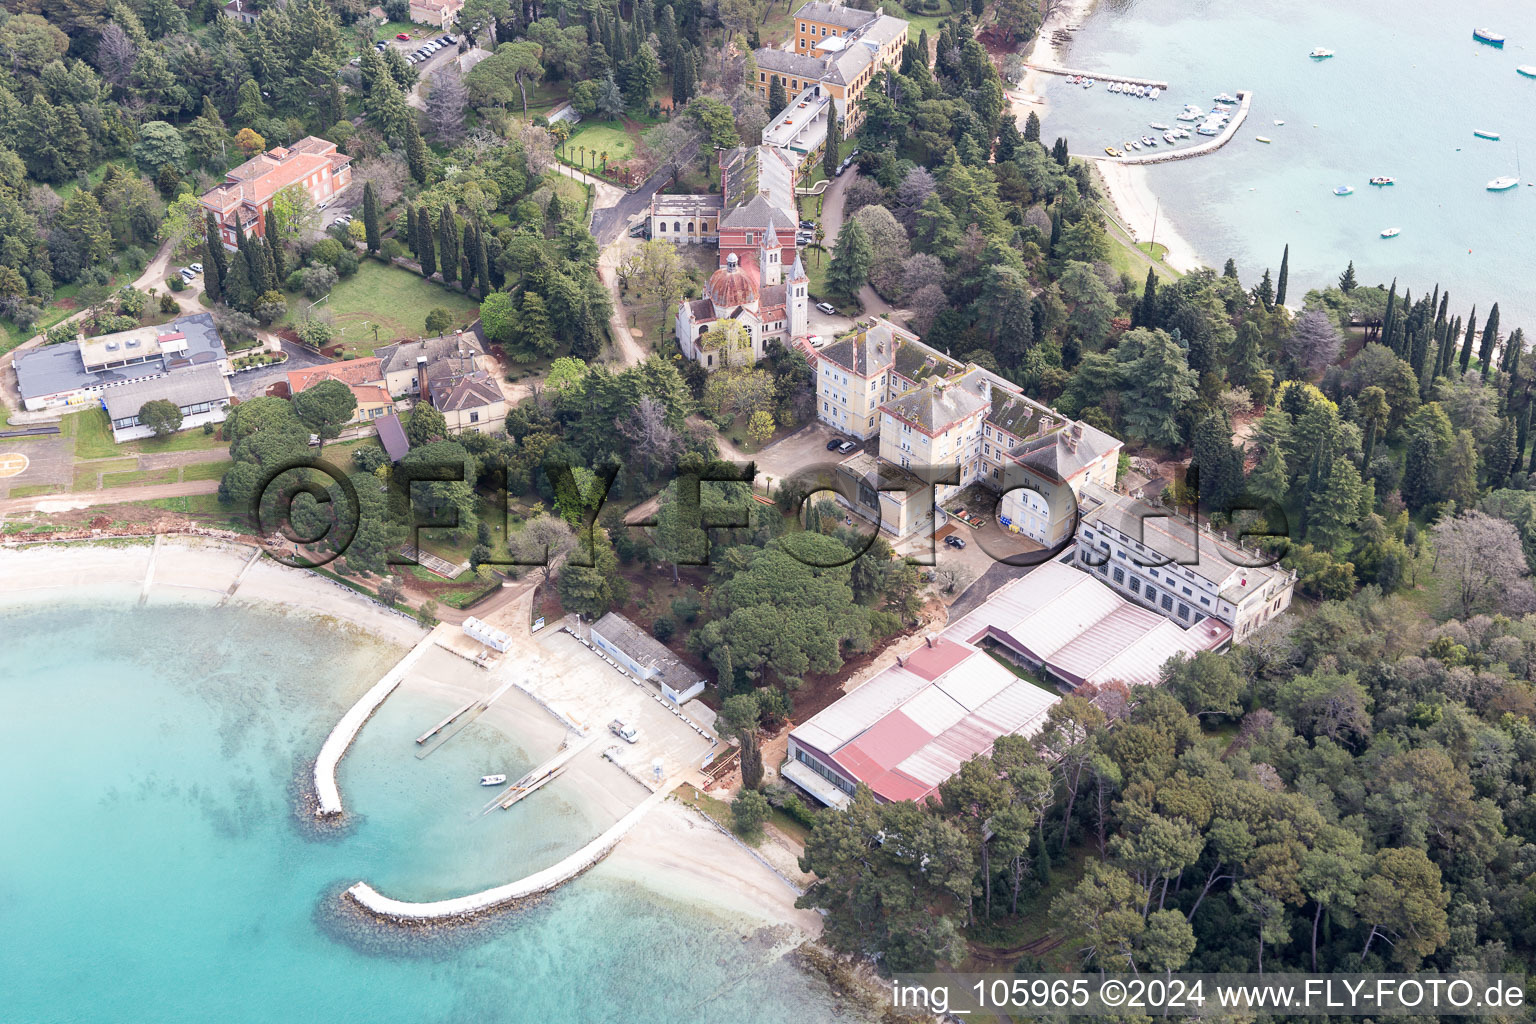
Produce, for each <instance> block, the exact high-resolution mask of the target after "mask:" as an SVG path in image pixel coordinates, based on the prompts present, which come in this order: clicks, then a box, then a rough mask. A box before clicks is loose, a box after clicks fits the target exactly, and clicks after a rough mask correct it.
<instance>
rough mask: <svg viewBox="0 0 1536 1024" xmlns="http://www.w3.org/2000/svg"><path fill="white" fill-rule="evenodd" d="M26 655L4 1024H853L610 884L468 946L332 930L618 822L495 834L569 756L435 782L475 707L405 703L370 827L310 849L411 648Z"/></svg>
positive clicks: (218, 616) (708, 934) (280, 642)
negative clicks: (347, 897) (313, 766)
mask: <svg viewBox="0 0 1536 1024" xmlns="http://www.w3.org/2000/svg"><path fill="white" fill-rule="evenodd" d="M0 636H4V637H5V639H6V644H5V646H6V652H5V658H4V661H3V664H0V708H3V712H0V777H3V778H5V779H6V780H7V785H6V786H5V787H3V788H0V819H3V820H4V821H5V822H6V823H7V832H8V836H9V838H8V841H7V842H5V843H0V922H3V925H4V927H5V931H6V935H7V938H6V940H5V941H4V942H0V977H3V978H4V979H5V982H4V985H3V989H4V1010H3V1012H0V1016H3V1017H4V1018H5V1019H6V1020H16V1021H28V1022H51V1021H71V1022H94V1021H119V1020H132V1019H155V1020H158V1021H189V1022H190V1021H207V1020H220V1021H226V1022H242V1021H253V1022H254V1021H262V1022H266V1021H275V1020H281V1021H290V1022H307V1021H315V1022H322V1021H323V1022H337V1021H370V1022H373V1021H402V1022H405V1021H411V1022H420V1021H463V1020H474V1021H487V1022H497V1021H509V1022H521V1021H539V1022H565V1021H570V1022H578V1021H580V1022H586V1021H603V1020H621V1019H622V1020H625V1021H634V1022H639V1024H645V1022H651V1021H657V1022H659V1021H664V1020H665V1021H678V1020H703V1019H729V1020H733V1021H743V1022H749V1024H750V1022H755V1021H764V1022H766V1021H782V1020H817V1021H821V1020H834V1019H842V1018H841V1017H840V1016H839V1014H838V1011H837V1010H835V1008H834V1007H833V1006H832V1002H831V997H830V995H828V994H827V993H826V991H825V988H824V986H822V985H821V984H820V982H819V981H817V980H815V979H812V978H810V977H807V976H806V975H804V974H802V973H801V972H800V971H798V970H797V969H795V968H794V967H793V966H791V965H790V964H789V963H788V962H787V961H785V960H784V959H783V958H782V956H781V955H780V953H779V952H778V951H777V949H776V948H775V944H774V943H772V942H765V941H763V940H762V939H761V936H757V937H755V938H754V939H753V940H752V941H746V940H747V939H748V938H749V937H751V936H752V933H753V932H754V930H755V928H756V925H755V924H753V923H751V922H743V921H737V920H733V919H728V918H726V917H722V916H720V915H718V914H716V913H714V912H712V911H710V910H708V909H705V908H703V907H695V906H691V905H685V904H680V903H676V902H672V901H668V900H664V899H662V898H660V897H658V896H656V895H655V894H654V893H652V892H651V891H650V890H648V889H644V888H640V887H637V886H634V885H629V884H626V883H625V882H623V881H621V880H620V879H619V878H617V877H614V876H612V875H610V874H606V873H605V871H604V868H603V867H602V866H601V865H600V866H599V867H598V868H596V869H594V870H593V871H592V872H590V873H588V874H587V875H584V876H582V877H581V878H579V879H577V880H576V881H575V882H573V883H571V884H570V885H569V886H567V887H565V888H563V889H562V890H560V891H559V892H557V893H554V894H552V895H551V896H549V897H546V898H545V899H543V900H542V901H540V902H539V903H537V904H536V905H534V906H532V907H529V908H527V909H524V910H521V911H517V912H515V913H513V914H512V915H510V916H506V917H503V918H500V919H497V920H496V921H493V922H492V923H490V924H489V925H487V926H485V927H483V928H481V929H479V930H472V931H470V932H468V933H467V934H462V935H459V936H457V937H455V941H453V942H452V943H434V942H431V941H426V940H423V939H421V938H419V937H418V938H413V937H412V936H410V935H409V934H405V935H402V934H388V935H385V936H384V937H383V938H384V941H382V942H377V943H364V944H358V943H353V942H349V941H347V940H346V939H345V938H344V937H343V935H344V934H345V929H338V928H328V927H326V926H325V919H326V918H327V916H333V909H332V908H334V906H335V904H334V903H333V902H330V901H334V899H335V897H336V894H337V893H338V892H340V890H341V889H342V888H343V887H345V886H346V885H348V884H350V883H351V882H352V881H355V880H357V879H369V880H370V881H374V882H376V883H377V884H380V885H381V886H383V887H385V888H388V889H390V890H391V891H392V892H394V893H397V894H399V895H402V896H405V897H407V898H417V899H425V898H434V897H437V896H442V895H455V894H459V893H462V892H465V891H470V890H471V889H473V888H476V887H481V886H484V885H488V884H495V883H498V882H503V881H507V880H510V878H512V877H516V876H517V875H516V874H511V873H509V872H512V871H517V872H519V873H520V872H521V871H522V870H523V869H525V868H526V869H529V870H531V869H536V868H538V867H543V866H546V865H547V864H549V863H552V862H553V861H554V860H556V859H558V858H559V857H560V856H562V855H563V854H564V853H565V852H568V850H569V849H572V848H574V846H575V845H579V843H580V842H582V841H584V840H585V839H586V838H588V837H589V836H590V835H593V834H595V833H596V832H597V831H598V830H600V829H601V828H602V827H603V826H604V825H606V824H607V823H608V818H607V816H606V813H603V812H600V813H595V814H593V813H591V812H588V811H585V810H583V809H580V808H578V807H576V806H574V803H573V802H572V801H569V800H567V799H565V798H563V797H562V796H561V795H560V794H559V793H557V792H553V787H551V789H552V791H551V792H549V793H541V794H539V798H538V799H530V800H528V801H526V802H525V803H524V804H522V805H520V806H519V807H518V808H517V809H516V811H517V814H518V817H517V818H513V817H512V812H506V813H505V814H503V813H502V812H497V816H493V817H492V818H490V819H486V820H484V821H482V820H480V819H479V818H478V812H479V808H480V807H481V806H482V805H483V803H484V800H485V795H484V794H485V791H484V790H482V789H480V787H478V786H477V785H475V780H476V777H477V776H478V775H479V774H480V773H481V772H482V771H488V770H491V769H489V768H485V767H483V766H484V765H486V764H488V763H490V762H491V761H492V760H493V759H494V760H495V765H494V767H495V770H497V771H505V772H507V773H508V774H513V773H516V772H520V771H522V770H524V768H525V767H526V766H528V765H531V764H533V763H534V762H535V761H536V760H538V759H541V758H542V757H544V756H547V753H548V752H546V751H544V750H543V749H542V748H541V747H540V745H539V744H540V742H544V741H546V740H547V737H542V738H541V739H540V741H539V742H535V741H532V740H530V741H528V742H526V743H522V742H520V741H519V740H518V739H517V738H515V737H507V736H504V735H501V734H499V733H494V732H492V731H490V730H486V729H480V727H478V726H471V728H470V729H469V730H466V731H465V732H464V733H463V734H462V735H460V736H458V737H456V738H455V739H454V740H453V741H451V742H449V743H448V744H447V745H446V746H444V747H443V748H442V749H441V750H439V751H437V752H436V753H434V754H432V755H431V756H430V757H428V758H427V759H425V760H424V761H419V760H417V759H416V757H415V744H414V743H413V742H412V740H413V739H414V737H415V735H417V734H419V733H420V732H421V731H424V730H425V729H426V728H427V727H428V726H430V725H432V724H433V723H435V722H436V721H437V720H438V719H440V718H441V717H443V715H445V714H446V713H447V712H448V711H451V710H453V709H452V707H446V708H445V707H443V706H442V704H441V703H440V702H434V701H432V700H430V699H427V698H426V697H423V696H420V695H409V694H402V695H401V696H402V697H407V698H409V699H406V700H402V701H401V702H400V703H399V704H396V705H393V706H392V705H391V704H386V705H385V708H384V709H383V710H382V711H381V712H380V714H379V715H378V716H376V718H375V719H374V721H372V722H370V723H369V724H368V725H367V726H365V728H364V730H363V733H362V735H361V736H360V737H359V740H358V742H357V743H356V745H355V746H354V748H353V750H352V751H351V752H350V753H349V754H348V756H347V759H346V761H344V762H343V766H342V774H341V785H342V792H343V797H344V799H345V801H346V803H347V806H348V809H349V812H355V817H354V819H353V820H352V821H351V822H350V824H349V827H348V828H347V829H346V831H345V832H343V833H342V834H341V835H339V836H333V837H316V836H314V835H312V834H311V833H310V831H309V830H308V829H306V828H305V827H303V824H302V823H301V822H300V821H299V820H298V819H297V818H296V816H295V813H294V804H293V789H294V787H293V780H294V779H295V777H296V776H299V775H303V774H304V773H305V771H306V769H307V767H308V763H309V759H310V758H312V757H313V755H314V752H315V751H316V750H318V748H319V745H320V743H321V741H322V740H323V739H324V736H325V734H326V732H327V731H328V730H329V729H330V727H331V725H332V724H333V723H334V721H335V719H336V718H337V717H338V716H339V715H340V713H341V712H342V711H343V710H344V709H345V708H346V707H347V706H348V705H349V704H350V703H351V702H352V701H353V700H354V699H355V698H356V697H357V696H358V695H360V694H361V693H362V692H363V691H364V690H366V689H367V688H368V686H369V685H371V684H372V682H374V681H375V680H376V678H377V677H378V675H380V674H381V673H382V672H383V671H385V670H386V669H387V668H388V667H389V666H390V665H391V664H393V662H394V661H395V660H396V659H397V658H398V657H399V655H400V653H401V652H400V651H399V650H398V649H395V648H392V647H388V646H386V645H383V644H378V643H373V642H369V641H367V640H364V639H362V638H360V636H359V635H358V634H357V633H356V632H353V631H348V630H343V629H339V628H334V627H331V626H327V625H325V624H322V623H317V622H306V621H304V620H300V619H297V618H295V617H291V616H281V615H276V614H267V613H264V612H261V611H259V610H252V609H249V608H222V609H215V608H210V607H198V606H154V605H151V606H150V607H147V608H136V607H133V606H132V605H130V604H127V603H122V604H112V603H108V604H102V603H99V602H98V603H93V604H91V605H84V604H68V605H66V604H53V605H45V606H39V607H37V608H35V609H33V610H28V611H22V610H14V609H13V610H10V611H5V612H0ZM440 670H441V671H448V667H446V666H442V667H440ZM468 670H470V671H478V670H474V669H473V668H472V667H469V669H468ZM392 701H393V698H392ZM477 729H479V731H476V730H477ZM525 748H526V749H525ZM498 816H499V817H498ZM482 825H483V826H485V827H484V828H481V827H480V826H482Z"/></svg>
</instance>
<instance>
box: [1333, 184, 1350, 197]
mask: <svg viewBox="0 0 1536 1024" xmlns="http://www.w3.org/2000/svg"><path fill="white" fill-rule="evenodd" d="M1354 192H1355V190H1354V189H1353V188H1350V187H1349V186H1348V185H1340V186H1339V187H1338V188H1336V189H1334V190H1333V194H1334V195H1336V196H1348V195H1353V194H1354Z"/></svg>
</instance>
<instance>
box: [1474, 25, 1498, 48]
mask: <svg viewBox="0 0 1536 1024" xmlns="http://www.w3.org/2000/svg"><path fill="white" fill-rule="evenodd" d="M1472 38H1473V39H1476V40H1477V41H1478V42H1480V43H1487V44H1488V45H1489V46H1497V47H1498V48H1499V49H1501V50H1502V49H1503V48H1504V37H1503V36H1501V35H1499V33H1497V32H1495V31H1493V30H1492V29H1488V28H1475V29H1473V30H1472Z"/></svg>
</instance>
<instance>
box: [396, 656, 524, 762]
mask: <svg viewBox="0 0 1536 1024" xmlns="http://www.w3.org/2000/svg"><path fill="white" fill-rule="evenodd" d="M448 649H449V648H444V650H448ZM512 686H513V681H512V680H511V679H508V680H507V681H506V682H504V683H502V684H501V685H500V686H498V687H497V688H496V689H495V691H494V692H492V693H491V694H490V695H489V696H486V697H476V698H475V699H474V700H472V701H470V702H469V703H468V704H465V705H464V706H463V707H461V708H459V709H458V710H457V711H455V712H453V714H451V715H449V716H448V717H447V718H445V719H443V720H442V721H441V722H438V723H437V724H436V725H434V726H433V727H432V728H430V729H428V730H427V731H426V732H424V733H422V734H421V735H420V736H418V737H416V745H417V746H421V744H423V743H426V742H427V741H428V740H430V739H432V738H433V737H434V736H436V737H437V741H436V742H435V743H432V744H431V745H430V746H426V747H422V749H421V750H418V751H417V752H416V760H418V761H421V760H425V759H426V757H427V755H429V754H431V753H432V752H433V751H434V750H436V749H437V748H438V747H441V746H442V745H443V744H444V743H447V742H448V741H449V740H451V739H453V738H454V737H455V736H457V735H458V734H459V733H461V732H463V731H464V730H465V729H467V728H469V726H470V724H471V723H472V722H474V721H475V719H477V718H479V717H480V716H481V715H482V714H483V713H484V712H485V710H486V709H487V708H489V707H490V706H491V705H492V704H494V703H496V701H497V700H498V699H499V698H500V697H501V695H502V694H504V693H506V692H507V691H508V690H510V689H512Z"/></svg>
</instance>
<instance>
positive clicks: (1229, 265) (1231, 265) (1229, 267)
mask: <svg viewBox="0 0 1536 1024" xmlns="http://www.w3.org/2000/svg"><path fill="white" fill-rule="evenodd" d="M1221 276H1222V277H1228V278H1231V279H1232V280H1234V281H1236V280H1237V261H1236V260H1234V259H1233V258H1232V257H1230V256H1228V257H1227V262H1226V263H1224V264H1222V267H1221Z"/></svg>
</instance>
